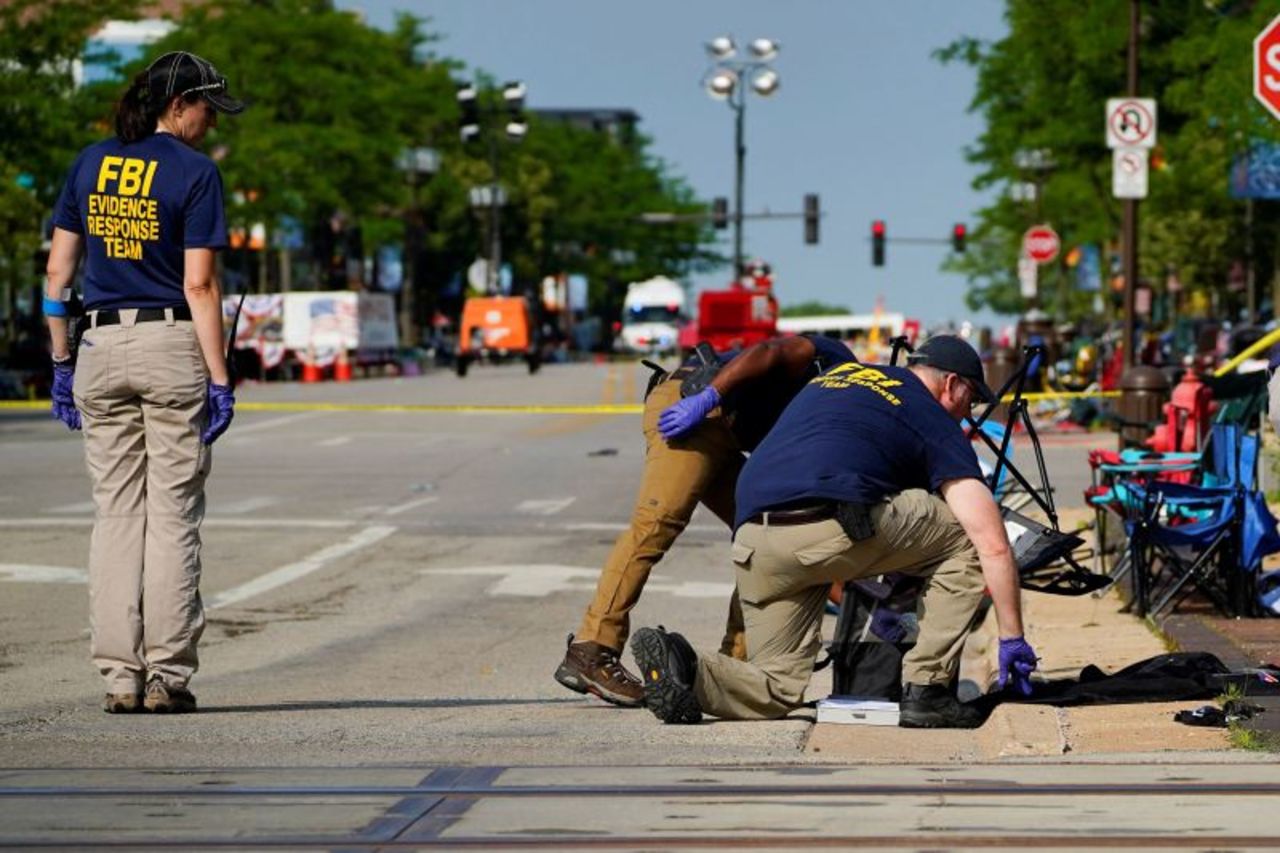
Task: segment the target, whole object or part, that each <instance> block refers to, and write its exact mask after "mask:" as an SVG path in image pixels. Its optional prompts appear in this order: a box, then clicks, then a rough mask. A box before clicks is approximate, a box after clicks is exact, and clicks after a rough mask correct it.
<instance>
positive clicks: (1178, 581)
mask: <svg viewBox="0 0 1280 853" xmlns="http://www.w3.org/2000/svg"><path fill="white" fill-rule="evenodd" d="M1210 441H1211V444H1212V446H1211V448H1210V451H1211V452H1210V454H1209V455H1210V459H1211V461H1212V466H1211V468H1210V470H1209V471H1207V472H1205V479H1206V481H1209V482H1213V483H1216V485H1199V486H1196V485H1187V484H1183V483H1171V482H1165V481H1160V480H1149V481H1146V482H1141V481H1138V480H1136V479H1129V480H1126V481H1124V486H1125V489H1126V494H1127V495H1128V497H1127V499H1126V500H1127V502H1128V506H1127V509H1128V513H1129V518H1128V521H1127V522H1126V531H1127V532H1128V534H1129V548H1128V559H1129V566H1130V571H1131V573H1132V585H1131V586H1132V591H1133V599H1132V604H1133V607H1134V609H1135V611H1136V612H1137V613H1138V614H1139V615H1146V616H1151V617H1153V618H1154V617H1157V616H1159V615H1160V614H1161V613H1162V612H1164V611H1165V610H1166V609H1171V608H1173V607H1176V606H1177V605H1178V603H1179V602H1181V601H1182V600H1184V599H1185V598H1186V597H1187V596H1189V595H1190V594H1191V593H1192V592H1193V591H1196V590H1198V591H1200V592H1201V593H1203V594H1204V596H1205V597H1206V598H1207V599H1209V601H1210V602H1212V604H1213V605H1214V606H1215V607H1216V608H1217V609H1218V610H1219V611H1220V612H1222V613H1223V614H1225V615H1228V616H1246V615H1252V614H1253V613H1255V612H1256V611H1257V609H1258V602H1257V600H1256V599H1257V580H1258V575H1259V571H1260V568H1261V564H1262V558H1263V557H1264V556H1265V555H1267V554H1270V553H1273V552H1275V551H1280V534H1278V533H1277V529H1276V519H1275V517H1274V516H1272V515H1271V512H1270V510H1269V509H1268V508H1267V504H1266V499H1265V498H1264V496H1263V495H1262V494H1261V492H1259V491H1258V489H1257V488H1256V487H1255V479H1256V471H1257V460H1258V446H1259V437H1258V435H1257V434H1254V433H1246V432H1245V430H1244V428H1243V427H1241V426H1240V425H1238V424H1215V425H1214V428H1213V434H1212V438H1211V439H1210Z"/></svg>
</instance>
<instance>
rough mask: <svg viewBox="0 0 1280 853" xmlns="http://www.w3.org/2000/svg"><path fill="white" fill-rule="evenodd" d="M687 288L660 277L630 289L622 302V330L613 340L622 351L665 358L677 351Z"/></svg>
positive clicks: (615, 345) (634, 285) (639, 283)
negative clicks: (677, 340)
mask: <svg viewBox="0 0 1280 853" xmlns="http://www.w3.org/2000/svg"><path fill="white" fill-rule="evenodd" d="M684 302H685V293H684V288H683V287H681V286H680V284H679V283H678V282H675V281H672V280H671V279H669V278H663V277H661V276H659V277H657V278H651V279H649V280H647V281H638V282H635V283H634V284H631V285H630V286H628V287H627V295H626V297H625V298H624V299H623V301H622V330H621V332H620V334H619V335H618V336H617V337H616V338H615V339H614V342H613V348H614V349H616V350H617V351H619V352H629V353H643V354H656V355H666V354H668V353H673V352H675V351H676V337H677V336H678V334H679V331H680V324H681V323H683V322H684V319H685V317H684Z"/></svg>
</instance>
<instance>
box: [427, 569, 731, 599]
mask: <svg viewBox="0 0 1280 853" xmlns="http://www.w3.org/2000/svg"><path fill="white" fill-rule="evenodd" d="M418 574H422V575H463V576H467V575H470V576H476V577H497V578H499V580H498V582H497V583H495V584H493V585H492V586H490V587H489V588H488V589H486V590H485V593H486V594H488V595H495V596H496V595H514V596H520V597H522V598H546V597H547V596H548V595H551V594H552V593H555V592H571V591H572V592H577V591H580V590H592V589H595V585H596V579H597V578H598V577H599V576H600V570H599V569H588V568H583V567H581V566H557V565H532V566H467V567H463V568H456V569H419V570H418ZM645 591H646V592H665V593H669V594H671V595H674V596H677V597H678V598H728V597H729V596H730V595H731V594H732V593H733V584H731V583H708V582H705V581H679V582H677V581H675V580H674V579H672V578H671V577H668V576H665V575H650V576H649V582H648V583H647V584H645Z"/></svg>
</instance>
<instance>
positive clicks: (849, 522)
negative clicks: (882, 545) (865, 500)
mask: <svg viewBox="0 0 1280 853" xmlns="http://www.w3.org/2000/svg"><path fill="white" fill-rule="evenodd" d="M836 521H837V522H839V524H840V528H841V529H842V530H844V532H845V535H847V536H848V537H849V538H850V539H852V540H853V541H854V542H861V541H862V540H864V539H870V538H871V537H872V536H875V535H876V528H875V525H873V524H872V523H871V509H870V508H869V507H868V506H867V505H866V504H856V503H849V502H847V501H840V502H839V503H837V504H836Z"/></svg>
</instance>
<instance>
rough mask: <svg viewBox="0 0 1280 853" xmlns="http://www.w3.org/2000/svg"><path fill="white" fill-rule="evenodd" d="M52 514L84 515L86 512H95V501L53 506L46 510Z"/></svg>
mask: <svg viewBox="0 0 1280 853" xmlns="http://www.w3.org/2000/svg"><path fill="white" fill-rule="evenodd" d="M45 512H47V513H49V514H50V515H84V514H85V513H86V512H93V501H80V502H79V503H73V504H63V505H62V506H51V507H49V508H48V509H46V510H45Z"/></svg>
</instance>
